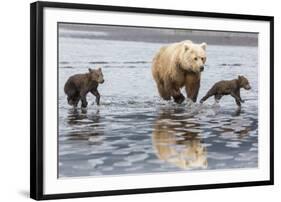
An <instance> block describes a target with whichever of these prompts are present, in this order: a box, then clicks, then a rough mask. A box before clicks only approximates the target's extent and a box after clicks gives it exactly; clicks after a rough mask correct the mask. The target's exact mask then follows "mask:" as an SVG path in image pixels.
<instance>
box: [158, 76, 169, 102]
mask: <svg viewBox="0 0 281 202" xmlns="http://www.w3.org/2000/svg"><path fill="white" fill-rule="evenodd" d="M156 83H157V89H158V92H159V95H160V96H161V97H162V98H163V99H164V100H170V99H171V96H170V94H169V93H168V92H167V90H166V89H165V87H164V83H163V82H161V81H156Z"/></svg>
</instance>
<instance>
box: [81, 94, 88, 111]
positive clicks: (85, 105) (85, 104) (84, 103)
mask: <svg viewBox="0 0 281 202" xmlns="http://www.w3.org/2000/svg"><path fill="white" fill-rule="evenodd" d="M86 95H87V93H80V99H81V102H82V104H81V107H82V108H86V107H87V105H88V102H87V99H86Z"/></svg>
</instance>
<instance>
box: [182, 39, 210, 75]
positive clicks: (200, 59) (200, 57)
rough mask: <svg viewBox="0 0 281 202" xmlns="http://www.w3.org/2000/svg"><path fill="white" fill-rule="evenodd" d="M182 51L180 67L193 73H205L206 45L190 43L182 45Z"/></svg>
mask: <svg viewBox="0 0 281 202" xmlns="http://www.w3.org/2000/svg"><path fill="white" fill-rule="evenodd" d="M180 46H181V48H180V49H181V50H180V55H179V58H178V60H179V61H178V62H179V64H180V67H181V68H182V69H183V70H186V71H188V72H193V73H200V72H202V71H204V64H205V62H206V47H207V44H206V43H201V44H193V43H191V42H190V41H187V42H182V43H181V44H180Z"/></svg>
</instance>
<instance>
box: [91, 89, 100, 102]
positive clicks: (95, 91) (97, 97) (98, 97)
mask: <svg viewBox="0 0 281 202" xmlns="http://www.w3.org/2000/svg"><path fill="white" fill-rule="evenodd" d="M91 93H92V94H93V95H94V96H96V103H97V105H100V94H99V91H98V90H97V89H96V90H92V91H91Z"/></svg>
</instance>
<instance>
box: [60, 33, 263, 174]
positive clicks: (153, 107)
mask: <svg viewBox="0 0 281 202" xmlns="http://www.w3.org/2000/svg"><path fill="white" fill-rule="evenodd" d="M95 34H98V33H95ZM162 45H163V44H160V43H149V42H133V41H132V42H130V41H117V40H100V39H87V38H86V39H85V38H79V37H60V38H59V67H58V71H59V85H58V89H59V98H58V107H59V108H58V110H59V131H58V138H59V154H58V155H59V163H58V166H59V169H58V170H59V177H79V176H99V175H120V174H142V173H155V172H175V171H186V172H191V171H194V170H214V169H216V170H218V169H235V168H256V167H257V166H258V71H257V67H258V59H257V58H258V56H257V53H258V48H257V47H255V46H252V47H247V46H244V47H243V46H227V45H225V46H215V45H210V46H208V47H207V56H208V59H207V63H206V67H205V71H204V72H203V73H202V81H201V88H200V92H199V96H198V97H199V99H200V98H202V97H203V96H204V94H205V93H206V92H207V91H208V89H209V88H210V87H211V86H212V85H213V84H214V83H215V82H217V81H219V80H222V79H233V78H236V77H237V76H238V75H244V76H246V77H247V78H248V79H249V81H250V84H251V86H252V89H251V90H250V91H245V90H241V97H242V99H244V100H245V103H243V104H242V109H241V110H240V111H237V106H236V104H235V101H234V99H233V98H232V97H230V96H225V97H223V98H222V99H221V102H220V103H219V104H215V102H214V99H213V98H210V99H209V100H207V101H206V102H205V103H204V104H203V105H200V104H198V103H192V102H190V101H185V102H184V103H182V104H180V105H179V104H175V103H173V102H167V101H163V100H161V99H160V98H159V95H158V93H157V89H156V85H155V82H154V81H153V79H152V75H151V60H152V57H153V55H154V54H155V52H156V51H157V50H158V49H159V47H161V46H162ZM97 66H100V67H102V70H103V73H104V79H105V83H104V84H102V85H100V86H99V92H100V94H101V105H100V106H97V105H96V104H95V97H94V96H92V95H90V94H89V95H88V97H87V98H88V102H89V105H88V109H87V110H81V109H80V108H77V109H73V108H72V107H71V106H69V105H68V104H67V100H66V95H65V94H64V92H63V86H64V83H65V82H66V80H67V78H68V77H69V76H71V75H73V74H77V73H84V72H87V68H89V67H92V68H95V67H97ZM183 93H184V94H185V92H184V90H183Z"/></svg>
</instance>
